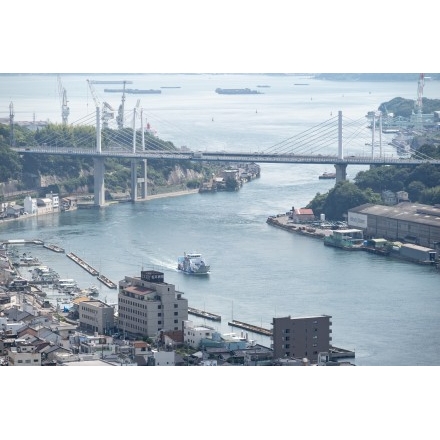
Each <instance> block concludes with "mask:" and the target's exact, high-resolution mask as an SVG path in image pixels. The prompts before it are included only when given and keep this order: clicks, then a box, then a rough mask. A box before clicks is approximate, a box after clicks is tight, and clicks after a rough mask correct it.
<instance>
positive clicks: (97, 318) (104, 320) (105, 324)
mask: <svg viewBox="0 0 440 440" xmlns="http://www.w3.org/2000/svg"><path fill="white" fill-rule="evenodd" d="M78 313H79V326H80V328H81V329H84V330H86V331H90V332H98V333H99V334H108V333H109V332H110V331H111V330H113V328H114V326H115V320H114V314H115V309H114V308H113V307H112V306H109V305H107V304H106V303H104V302H102V301H100V300H98V299H93V300H89V301H79V302H78Z"/></svg>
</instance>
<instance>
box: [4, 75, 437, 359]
mask: <svg viewBox="0 0 440 440" xmlns="http://www.w3.org/2000/svg"><path fill="white" fill-rule="evenodd" d="M110 77H111V78H114V79H116V80H121V79H122V80H128V79H129V80H132V81H133V84H131V85H130V86H129V87H131V88H153V89H156V88H160V87H161V86H180V88H173V89H162V93H161V94H158V95H145V96H141V97H140V99H141V106H142V107H143V108H144V111H145V117H146V118H147V119H148V121H149V122H150V124H151V125H152V127H153V128H154V129H156V130H157V132H158V135H159V137H161V138H163V139H165V140H170V141H172V142H173V143H174V144H175V145H176V146H177V147H180V146H182V145H185V146H188V147H189V148H191V149H194V150H202V151H203V150H204V149H207V150H226V151H228V150H229V151H258V150H260V149H265V148H270V147H272V146H273V145H275V144H277V143H278V142H281V141H283V140H285V139H287V138H289V137H291V136H295V135H297V134H298V133H301V132H302V131H304V130H306V129H309V128H310V127H313V126H316V125H317V124H319V123H321V122H322V121H324V120H326V119H328V118H329V117H331V115H335V114H336V113H337V112H338V111H342V112H343V114H344V115H347V116H348V115H349V116H350V117H351V118H353V119H359V118H362V117H365V115H366V114H367V112H368V111H371V110H376V109H377V108H378V106H379V105H380V104H381V103H382V102H386V101H389V100H391V99H392V98H394V97H397V96H400V97H404V98H408V99H415V97H416V93H417V83H416V82H414V83H412V82H396V83H389V82H377V83H376V82H365V83H364V82H356V83H350V82H335V81H318V80H314V79H307V80H300V81H299V80H298V78H294V77H291V76H290V77H289V76H273V75H208V74H205V75H125V76H124V75H110ZM87 78H91V76H88V75H62V77H61V80H62V82H63V85H64V87H65V88H66V90H67V95H68V99H69V106H70V109H71V113H70V116H69V123H74V121H76V120H81V118H82V117H83V116H84V115H86V114H87V113H88V111H92V112H93V106H94V104H93V101H92V98H91V96H90V90H89V91H88V86H87V81H86V79H87ZM94 78H95V79H109V75H102V76H99V75H94ZM297 82H307V83H308V85H307V86H295V85H294V83H297ZM257 84H267V85H270V86H271V87H269V88H262V89H261V91H263V92H264V93H263V94H261V95H249V96H243V95H234V96H228V95H218V94H216V93H215V92H214V90H215V89H216V88H217V87H222V88H228V87H230V88H238V87H249V88H251V89H255V88H256V85H257ZM98 87H99V89H98ZM104 87H112V86H108V85H107V86H102V85H96V86H95V88H96V90H97V91H98V92H99V93H100V96H101V99H102V100H109V102H110V100H111V103H112V105H113V107H117V105H118V99H119V100H120V98H121V97H120V96H119V95H117V94H104V92H103V88H104ZM101 89H102V90H101ZM439 92H440V87H439V84H438V83H437V82H434V81H432V82H427V83H426V85H425V96H426V97H429V98H438V97H439V95H440V93H439ZM0 97H1V101H0V112H1V113H0V117H7V116H6V115H5V113H7V112H8V111H9V107H8V106H9V103H10V102H11V101H13V102H14V109H15V111H16V112H17V113H16V116H15V119H16V120H17V121H18V120H32V118H35V119H36V120H47V119H49V120H51V121H53V122H61V108H60V103H59V97H58V92H57V77H56V75H35V76H28V75H24V76H7V77H3V79H2V82H1V83H0ZM137 99H139V96H136V95H127V101H126V109H127V108H128V109H129V108H130V107H134V106H135V105H136V101H137ZM34 113H35V116H34ZM70 121H71V122H70ZM365 136H366V137H365V139H358V142H357V143H356V144H353V146H351V147H350V146H347V154H349V153H350V148H352V152H353V154H356V153H360V152H361V151H362V149H363V148H364V147H363V145H365V143H366V142H367V141H368V136H370V138H371V133H370V134H367V135H365ZM361 141H362V142H361ZM386 148H387V154H393V150H392V147H391V146H387V147H386ZM394 153H395V152H394ZM335 154H336V151H335ZM260 166H261V177H260V178H259V179H256V180H253V181H251V182H249V183H247V184H245V185H244V186H243V187H242V188H241V189H240V190H239V191H238V192H233V193H229V192H227V193H214V194H206V193H204V194H188V195H184V196H181V197H173V198H162V199H155V200H149V201H147V202H140V203H135V204H131V203H124V204H117V205H111V206H108V207H106V208H103V209H99V210H76V211H72V212H65V213H62V214H53V215H52V214H51V215H45V216H39V217H29V218H26V219H20V220H19V221H13V222H4V223H0V238H1V240H6V239H17V238H27V239H31V238H32V239H33V238H38V239H41V240H43V241H45V242H50V243H54V244H58V245H60V246H62V247H64V248H65V250H66V252H74V253H75V254H77V255H78V256H80V257H81V258H83V259H84V260H85V261H86V262H87V263H89V264H90V265H91V266H93V267H95V268H97V269H98V270H99V271H100V272H102V273H103V274H104V275H105V276H107V277H108V278H110V279H111V280H112V281H115V282H116V283H117V282H118V281H119V280H121V279H123V278H124V276H126V275H128V276H139V275H140V272H141V270H146V269H155V270H159V271H162V272H164V275H165V281H166V282H168V283H171V284H174V285H175V286H176V290H178V291H180V292H183V294H184V296H185V297H186V298H187V299H188V303H189V305H190V306H191V307H194V308H198V309H204V310H206V311H208V312H212V313H216V314H220V315H221V316H222V321H221V323H214V322H211V321H204V320H203V319H200V318H196V317H192V316H191V315H190V316H189V318H190V319H192V320H194V321H195V322H202V323H205V324H207V325H210V326H211V327H213V328H215V329H217V330H218V331H221V332H230V331H236V332H241V330H240V329H236V328H231V327H230V326H229V325H228V322H229V321H231V320H232V319H236V320H239V321H244V322H247V323H249V324H253V325H258V326H262V327H265V328H269V329H270V328H271V322H272V319H273V318H274V317H281V316H288V315H290V316H292V317H295V316H305V315H321V314H326V315H331V316H332V343H333V345H335V346H337V347H342V348H345V349H350V350H355V352H356V358H355V359H354V361H353V362H354V363H355V364H356V365H439V364H440V344H438V340H439V333H440V332H439V326H438V322H439V318H440V296H439V288H438V286H439V281H440V273H439V272H438V271H436V270H435V269H433V268H431V267H423V266H419V265H416V264H411V263H407V262H402V261H395V260H388V259H386V258H383V257H381V256H377V255H372V254H369V253H363V252H361V253H352V252H344V251H343V250H340V249H334V248H329V247H324V245H323V243H322V241H320V240H316V239H312V238H308V237H303V236H300V235H296V234H291V233H289V232H286V231H284V230H281V229H277V228H275V227H273V226H270V225H268V224H266V219H267V217H268V216H269V215H274V214H278V213H285V212H286V211H288V210H290V209H291V208H292V206H295V207H303V206H305V205H306V204H307V203H308V202H309V201H310V200H312V199H313V197H314V196H315V195H316V194H317V193H321V194H322V193H326V192H327V191H329V189H331V188H332V187H333V185H334V181H331V180H319V179H318V176H319V174H321V173H322V172H324V171H331V170H329V169H328V166H325V165H299V164H294V165H280V164H260ZM363 169H366V167H355V166H349V167H348V168H347V173H348V177H349V179H353V178H354V177H355V175H356V173H357V172H358V171H359V170H363ZM23 249H24V251H28V252H30V253H31V254H32V255H33V256H37V257H38V258H40V259H41V260H42V261H44V263H45V264H47V265H48V266H50V267H53V268H54V269H55V270H56V271H57V272H58V273H59V274H60V276H61V277H62V278H74V279H75V280H76V281H77V282H78V284H79V285H80V286H81V287H83V288H86V287H89V286H90V285H92V284H97V282H96V278H94V277H92V276H91V275H89V274H88V273H87V272H86V271H84V270H83V269H81V268H80V267H79V266H78V265H76V264H75V263H74V262H72V261H71V260H70V259H69V258H67V257H66V256H65V255H64V254H57V253H55V252H52V251H50V250H47V249H44V248H42V247H41V246H32V247H29V246H26V247H25V248H23ZM185 251H186V252H200V253H202V254H203V255H204V257H205V258H206V259H207V260H208V262H209V263H210V264H211V274H210V275H209V276H207V277H192V276H188V275H185V274H183V273H180V272H178V271H177V258H178V256H180V255H182V253H183V252H185ZM99 290H100V292H99V296H98V298H100V299H102V300H103V301H106V302H107V303H110V304H116V303H117V291H116V290H112V289H108V288H107V287H105V286H104V285H100V286H99ZM249 337H250V338H252V339H255V340H256V341H257V342H258V343H261V344H263V345H266V346H269V345H270V343H271V341H270V340H269V338H267V337H264V336H260V335H256V334H249Z"/></svg>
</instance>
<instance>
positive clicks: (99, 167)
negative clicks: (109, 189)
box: [93, 157, 105, 207]
mask: <svg viewBox="0 0 440 440" xmlns="http://www.w3.org/2000/svg"><path fill="white" fill-rule="evenodd" d="M93 167H94V171H93V178H94V195H95V202H94V203H95V206H98V207H101V206H104V205H105V188H104V171H105V168H104V158H103V157H94V158H93Z"/></svg>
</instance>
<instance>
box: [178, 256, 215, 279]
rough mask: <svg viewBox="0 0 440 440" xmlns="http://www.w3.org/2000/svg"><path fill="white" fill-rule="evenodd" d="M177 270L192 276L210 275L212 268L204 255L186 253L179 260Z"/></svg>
mask: <svg viewBox="0 0 440 440" xmlns="http://www.w3.org/2000/svg"><path fill="white" fill-rule="evenodd" d="M177 269H178V270H180V271H181V272H184V273H187V274H191V275H208V274H209V271H210V270H211V266H210V265H209V264H208V263H207V262H206V260H205V259H204V258H203V256H202V254H199V253H196V252H191V253H186V252H185V253H184V254H183V257H178V259H177Z"/></svg>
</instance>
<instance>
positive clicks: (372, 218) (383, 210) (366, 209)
mask: <svg viewBox="0 0 440 440" xmlns="http://www.w3.org/2000/svg"><path fill="white" fill-rule="evenodd" d="M348 225H349V226H350V227H352V228H359V229H362V230H363V232H364V237H365V238H367V239H370V238H385V239H387V240H390V241H401V242H403V243H413V244H416V245H419V246H424V247H428V248H433V249H440V205H434V206H431V205H422V204H419V203H411V202H401V203H398V204H397V205H393V206H385V205H374V204H372V203H366V204H364V205H360V206H357V207H356V208H352V209H350V210H349V211H348Z"/></svg>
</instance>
